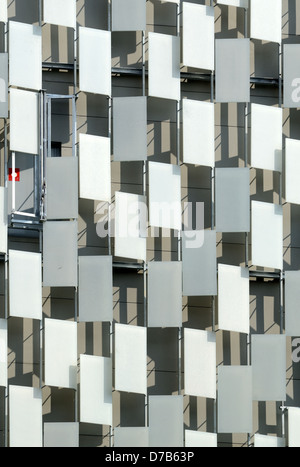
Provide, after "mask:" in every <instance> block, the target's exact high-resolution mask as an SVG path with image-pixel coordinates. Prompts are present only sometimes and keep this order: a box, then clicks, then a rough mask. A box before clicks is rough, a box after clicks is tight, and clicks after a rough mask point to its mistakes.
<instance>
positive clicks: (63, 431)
mask: <svg viewBox="0 0 300 467" xmlns="http://www.w3.org/2000/svg"><path fill="white" fill-rule="evenodd" d="M44 448H79V423H45V424H44Z"/></svg>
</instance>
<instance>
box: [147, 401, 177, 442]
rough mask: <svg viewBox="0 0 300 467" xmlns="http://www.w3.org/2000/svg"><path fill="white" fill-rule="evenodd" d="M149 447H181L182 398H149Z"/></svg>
mask: <svg viewBox="0 0 300 467" xmlns="http://www.w3.org/2000/svg"><path fill="white" fill-rule="evenodd" d="M149 444H150V447H156V448H157V447H164V448H166V447H170V448H171V447H176V448H178V447H183V397H182V396H150V397H149Z"/></svg>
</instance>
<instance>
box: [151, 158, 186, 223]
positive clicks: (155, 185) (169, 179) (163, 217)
mask: <svg viewBox="0 0 300 467" xmlns="http://www.w3.org/2000/svg"><path fill="white" fill-rule="evenodd" d="M149 215H150V225H151V226H152V227H161V228H165V229H175V230H181V228H182V219H181V169H180V167H178V166H176V165H172V164H161V163H158V162H150V163H149Z"/></svg>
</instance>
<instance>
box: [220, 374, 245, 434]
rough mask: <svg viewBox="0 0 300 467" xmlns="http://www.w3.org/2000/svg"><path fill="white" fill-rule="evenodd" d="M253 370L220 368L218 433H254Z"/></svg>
mask: <svg viewBox="0 0 300 467" xmlns="http://www.w3.org/2000/svg"><path fill="white" fill-rule="evenodd" d="M252 417H253V413H252V368H251V367H249V366H221V367H219V390H218V433H252V428H253V421H252Z"/></svg>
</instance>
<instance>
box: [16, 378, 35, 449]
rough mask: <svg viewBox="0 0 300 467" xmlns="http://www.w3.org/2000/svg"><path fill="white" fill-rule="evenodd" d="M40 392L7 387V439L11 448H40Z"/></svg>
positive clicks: (33, 389) (19, 387)
mask: <svg viewBox="0 0 300 467" xmlns="http://www.w3.org/2000/svg"><path fill="white" fill-rule="evenodd" d="M42 402H43V399H42V391H41V390H40V389H35V388H27V387H21V386H10V387H9V438H10V447H11V448H42V447H43V422H42V412H43V410H42V409H43V408H42Z"/></svg>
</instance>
